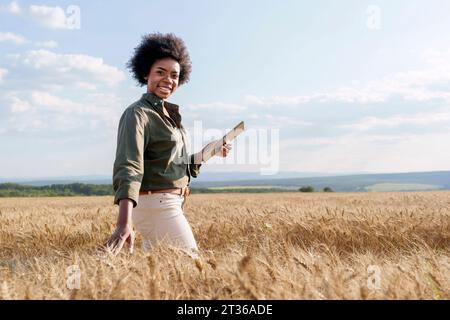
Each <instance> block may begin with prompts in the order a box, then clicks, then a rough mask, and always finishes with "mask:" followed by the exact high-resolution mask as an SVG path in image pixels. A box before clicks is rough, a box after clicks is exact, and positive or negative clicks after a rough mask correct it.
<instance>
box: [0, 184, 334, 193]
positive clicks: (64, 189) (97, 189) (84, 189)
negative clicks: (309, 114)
mask: <svg viewBox="0 0 450 320" xmlns="http://www.w3.org/2000/svg"><path fill="white" fill-rule="evenodd" d="M289 191H292V190H287V189H286V190H284V189H279V188H273V189H272V188H270V189H256V188H255V189H228V190H214V189H208V188H192V189H191V192H192V193H223V192H242V193H246V192H251V193H260V192H261V193H262V192H289ZM298 191H300V192H315V190H314V188H313V187H312V186H306V187H301V188H300V189H299V190H298ZM322 191H323V192H333V190H332V189H331V188H330V187H325V188H324V189H323V190H322ZM107 195H114V189H113V187H112V184H86V183H70V184H52V185H48V186H28V185H21V184H17V183H9V182H8V183H0V197H62V196H107Z"/></svg>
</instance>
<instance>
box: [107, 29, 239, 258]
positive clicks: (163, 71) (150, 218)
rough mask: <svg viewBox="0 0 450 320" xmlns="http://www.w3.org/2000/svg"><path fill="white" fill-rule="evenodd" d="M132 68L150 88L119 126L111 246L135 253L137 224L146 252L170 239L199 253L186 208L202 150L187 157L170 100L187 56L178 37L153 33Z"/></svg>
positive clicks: (185, 74) (187, 66) (185, 75)
mask: <svg viewBox="0 0 450 320" xmlns="http://www.w3.org/2000/svg"><path fill="white" fill-rule="evenodd" d="M128 67H129V69H130V70H131V71H132V73H133V76H134V78H135V79H136V80H137V81H138V82H139V84H140V85H146V86H147V93H145V94H143V95H142V97H141V99H140V100H138V101H136V102H134V103H133V104H131V105H130V106H129V107H128V108H127V109H126V110H125V111H124V113H123V114H122V117H121V119H120V122H119V129H118V135H117V150H116V159H115V161H114V168H113V188H114V191H115V197H114V204H117V205H119V216H118V219H117V228H116V230H115V231H114V233H113V234H112V236H111V238H110V239H109V240H108V242H107V248H109V249H110V250H111V251H112V252H113V253H114V254H117V253H119V251H120V250H121V249H122V247H123V245H124V244H125V242H127V243H128V245H129V250H130V253H132V252H133V246H134V237H135V234H134V231H133V228H132V224H133V222H134V225H135V226H136V229H137V230H138V232H140V234H141V235H142V240H143V248H144V249H148V248H151V247H152V246H153V245H155V244H156V243H157V242H158V241H161V240H167V241H169V243H171V244H173V245H175V246H177V247H180V248H181V249H184V250H186V251H187V252H188V253H189V254H191V255H195V253H194V252H195V251H197V250H198V248H197V244H196V241H195V238H194V236H193V233H192V229H191V227H190V226H189V223H188V222H187V220H186V217H185V216H184V213H183V209H182V204H183V202H184V200H185V197H186V196H187V195H188V190H189V189H188V185H189V182H190V179H191V177H197V175H198V173H199V168H200V166H201V160H202V152H199V153H197V154H195V155H190V156H188V154H187V148H186V145H185V141H186V132H185V130H184V128H183V126H182V124H181V116H180V113H179V111H178V109H179V108H178V106H177V105H175V104H172V103H169V102H168V101H167V98H169V97H170V96H171V95H172V93H173V92H174V91H175V90H176V89H177V88H178V86H180V85H182V84H184V83H186V82H187V81H188V80H189V75H190V73H191V68H192V65H191V61H190V58H189V54H188V52H187V49H186V47H185V45H184V42H183V40H181V39H180V38H178V37H176V36H175V35H173V34H161V33H154V34H150V35H147V36H144V37H143V39H142V42H141V43H140V45H139V46H138V47H137V48H135V52H134V55H133V56H132V58H131V59H130V61H129V63H128ZM230 149H231V146H230V145H229V144H225V145H224V146H223V147H222V150H220V151H219V155H221V156H223V157H225V156H227V154H228V152H229V150H230Z"/></svg>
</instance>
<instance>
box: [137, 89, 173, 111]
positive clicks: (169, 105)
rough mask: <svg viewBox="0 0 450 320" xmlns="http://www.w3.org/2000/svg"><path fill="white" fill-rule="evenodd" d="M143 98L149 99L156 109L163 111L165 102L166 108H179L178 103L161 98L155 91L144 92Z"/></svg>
mask: <svg viewBox="0 0 450 320" xmlns="http://www.w3.org/2000/svg"><path fill="white" fill-rule="evenodd" d="M142 98H143V99H145V100H147V101H148V102H149V103H150V105H151V106H152V107H156V109H158V110H161V111H162V106H163V104H164V106H165V107H166V108H169V109H171V108H173V109H176V110H178V105H176V104H173V103H170V102H168V101H165V100H163V99H161V98H160V97H158V96H157V95H155V94H154V93H153V92H147V93H144V94H143V95H142Z"/></svg>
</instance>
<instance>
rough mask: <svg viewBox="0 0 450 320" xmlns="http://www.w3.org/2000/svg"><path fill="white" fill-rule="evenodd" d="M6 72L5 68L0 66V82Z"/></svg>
mask: <svg viewBox="0 0 450 320" xmlns="http://www.w3.org/2000/svg"><path fill="white" fill-rule="evenodd" d="M7 74H8V70H7V69H3V68H0V83H2V82H3V78H4V77H5V76H6V75H7Z"/></svg>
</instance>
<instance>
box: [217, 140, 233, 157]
mask: <svg viewBox="0 0 450 320" xmlns="http://www.w3.org/2000/svg"><path fill="white" fill-rule="evenodd" d="M231 148H232V146H231V144H230V143H225V144H224V145H223V146H222V149H221V150H220V152H219V153H217V155H218V156H220V157H222V158H225V157H226V156H228V154H229V153H230V151H231Z"/></svg>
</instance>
